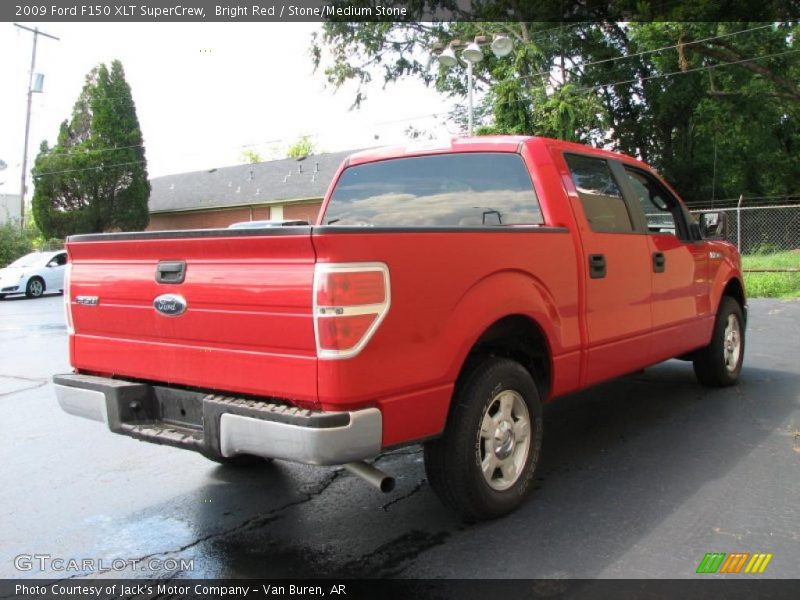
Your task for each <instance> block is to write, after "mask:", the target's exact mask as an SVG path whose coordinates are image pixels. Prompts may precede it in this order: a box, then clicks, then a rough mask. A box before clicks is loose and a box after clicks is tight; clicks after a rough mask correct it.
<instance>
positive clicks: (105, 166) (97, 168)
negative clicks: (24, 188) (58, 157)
mask: <svg viewBox="0 0 800 600" xmlns="http://www.w3.org/2000/svg"><path fill="white" fill-rule="evenodd" d="M145 162H147V161H144V160H136V161H132V162H124V163H116V164H113V165H97V166H94V167H85V168H83V169H64V170H63V171H47V172H45V173H34V174H33V176H34V177H44V176H45V175H61V174H62V173H75V172H78V171H102V170H103V169H111V168H113V167H125V166H128V165H141V164H144V163H145Z"/></svg>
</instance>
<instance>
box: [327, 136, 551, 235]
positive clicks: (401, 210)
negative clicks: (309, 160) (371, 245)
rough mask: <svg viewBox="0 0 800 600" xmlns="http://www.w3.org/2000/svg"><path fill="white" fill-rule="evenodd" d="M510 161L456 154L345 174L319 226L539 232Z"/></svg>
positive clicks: (517, 168) (524, 185) (520, 166)
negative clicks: (518, 227)
mask: <svg viewBox="0 0 800 600" xmlns="http://www.w3.org/2000/svg"><path fill="white" fill-rule="evenodd" d="M542 222H543V221H542V214H541V211H540V210H539V202H538V200H537V198H536V193H535V192H534V189H533V184H532V183H531V178H530V175H529V174H528V169H527V167H526V166H525V164H524V163H523V162H522V157H520V156H519V155H518V154H511V153H500V152H494V153H491V152H469V153H467V152H464V153H457V154H438V155H432V156H417V157H412V158H397V159H392V160H384V161H380V162H374V163H367V164H363V165H357V166H354V167H350V168H348V169H346V170H345V171H344V172H343V173H342V176H341V177H340V178H339V181H338V182H337V184H336V189H335V190H334V192H333V195H332V196H331V200H330V204H329V205H328V208H327V211H326V213H325V219H324V224H325V225H334V226H377V227H488V226H498V225H540V224H542Z"/></svg>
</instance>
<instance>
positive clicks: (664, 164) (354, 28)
mask: <svg viewBox="0 0 800 600" xmlns="http://www.w3.org/2000/svg"><path fill="white" fill-rule="evenodd" d="M446 4H447V3H446V2H444V1H443V0H442V1H437V0H433V1H432V2H431V5H432V6H439V7H445V5H446ZM506 4H510V7H511V8H512V9H514V10H518V11H520V10H523V11H524V9H526V7H527V8H529V9H531V10H533V8H535V7H536V6H539V3H525V4H518V3H514V2H511V3H503V2H494V3H493V2H484V3H480V4H473V6H480V7H482V10H484V11H486V12H485V14H487V15H488V17H489V18H490V17H491V14H493V13H492V12H491V11H492V6H494V5H496V7H501V5H503V6H505V5H506ZM545 4H546V3H545ZM534 5H535V6H534ZM542 6H544V4H542ZM717 8H718V7H716V5H714V4H713V3H702V4H698V5H697V6H694V5H693V7H691V10H690V8H687V7H679V8H677V9H675V15H676V16H675V18H679V17H681V16H682V15H683V13H680V11H690V12H691V14H686V15H683V16H684V17H686V18H691V19H693V20H692V21H686V22H684V21H679V20H676V21H668V20H666V19H665V18H663V17H662V18H660V19H659V20H653V21H647V20H643V21H642V22H634V20H630V21H631V22H627V23H626V22H614V21H607V20H606V21H598V20H597V19H595V20H593V21H592V20H588V21H577V20H576V22H569V23H553V22H523V21H521V20H520V21H519V22H501V23H497V22H491V21H490V20H489V18H487V19H486V22H457V21H456V22H438V23H422V22H398V23H375V22H371V23H343V22H328V23H325V24H324V26H323V30H322V33H321V34H320V35H318V36H317V37H316V38H315V40H314V43H313V45H312V58H313V60H314V62H315V65H316V66H317V67H319V68H321V69H322V70H323V72H324V74H325V76H326V78H327V80H328V81H329V83H330V84H332V85H333V86H335V87H341V86H343V85H344V84H345V83H348V82H353V83H355V85H356V91H355V97H354V106H355V107H357V106H359V105H360V103H361V102H364V101H365V99H366V97H367V96H366V91H365V90H366V89H367V86H368V84H370V83H371V82H372V80H373V78H378V79H380V80H382V82H383V84H384V85H386V84H391V83H392V82H394V81H397V80H400V79H402V78H409V77H413V78H417V79H419V80H421V81H423V82H424V83H425V84H427V85H431V86H434V87H435V88H436V89H437V90H439V91H440V92H442V93H443V94H447V95H450V96H452V97H455V98H459V99H461V98H464V97H465V96H466V92H467V90H466V77H465V73H464V71H463V69H459V68H453V69H446V68H444V67H441V66H438V65H437V63H436V62H431V61H430V55H431V50H432V49H434V48H436V47H437V46H438V47H439V48H441V47H443V46H445V45H447V44H450V43H451V42H453V41H454V40H461V42H462V43H463V42H464V41H471V40H472V39H474V38H475V36H484V38H485V39H486V40H487V41H488V40H490V39H491V37H492V36H493V35H495V34H503V35H506V36H508V37H510V38H511V39H512V40H513V41H514V49H513V51H512V53H511V54H510V55H509V56H506V57H503V58H496V57H495V56H493V55H492V54H491V52H488V51H487V52H485V54H484V59H483V60H482V61H481V62H479V63H478V64H477V65H475V83H476V88H477V91H478V98H479V99H480V100H479V102H478V105H477V107H476V123H477V124H478V128H477V131H478V133H518V134H535V135H544V136H549V137H556V138H561V139H566V140H572V141H579V142H585V143H592V144H595V145H601V146H604V147H608V148H611V149H615V150H619V151H622V152H625V153H627V154H630V155H632V156H636V157H638V158H640V159H642V160H644V161H646V162H649V163H650V164H652V165H654V166H655V167H656V168H658V169H659V170H660V171H661V172H662V173H663V174H664V175H665V176H666V177H667V179H669V180H670V181H671V182H672V183H674V184H675V186H676V187H677V189H678V192H679V193H680V194H681V195H682V196H683V197H684V198H685V199H686V200H688V201H690V202H691V201H707V200H709V199H711V198H726V197H727V198H729V197H735V196H738V195H739V194H740V193H746V194H749V195H771V194H796V193H798V192H800V161H798V160H797V158H798V148H799V147H800V127H798V125H797V123H798V122H800V120H798V117H800V114H798V113H800V85H798V83H797V82H798V81H800V61H798V57H800V54H797V53H796V52H798V48H797V40H798V37H800V36H799V35H798V34H800V26H799V25H798V24H797V23H796V22H795V23H771V22H766V21H767V19H766V18H765V19H764V22H757V23H745V22H737V23H725V22H719V21H718V18H719V15H717V14H712V13H713V12H714V11H715V10H716V9H717ZM506 9H509V7H508V6H506V7H505V9H504V10H506ZM754 10H755V9H754ZM692 11H693V12H692ZM698 11H699V12H698ZM707 13H708V16H707ZM665 16H669V15H665ZM452 117H453V119H454V120H456V121H457V122H460V123H462V124H463V122H465V121H466V112H465V109H464V108H463V105H461V106H459V107H458V108H457V109H456V110H455V111H454V113H453V115H452Z"/></svg>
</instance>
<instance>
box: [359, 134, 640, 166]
mask: <svg viewBox="0 0 800 600" xmlns="http://www.w3.org/2000/svg"><path fill="white" fill-rule="evenodd" d="M522 144H525V145H528V146H533V145H538V144H542V145H547V146H556V147H560V148H563V149H565V150H574V151H575V152H586V153H590V154H595V155H598V156H605V157H608V158H623V159H626V160H628V161H629V162H632V163H636V164H640V165H643V163H641V161H639V160H637V159H635V158H633V157H631V156H628V155H626V154H622V153H620V152H613V151H611V150H604V149H602V148H595V147H594V146H588V145H586V144H578V143H575V142H565V141H564V140H557V139H553V138H546V137H541V136H529V135H487V136H473V137H454V138H451V139H447V140H425V141H421V142H417V141H415V142H410V143H408V144H404V145H396V146H385V147H383V148H370V149H368V150H362V151H361V152H356V153H354V154H351V155H350V156H349V157H348V159H347V166H352V165H358V164H362V163H367V162H374V161H379V160H387V159H391V158H405V157H410V156H424V155H428V154H446V153H451V152H519V150H520V147H521V145H522Z"/></svg>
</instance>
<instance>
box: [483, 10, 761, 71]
mask: <svg viewBox="0 0 800 600" xmlns="http://www.w3.org/2000/svg"><path fill="white" fill-rule="evenodd" d="M772 26H773V24H772V23H768V24H766V25H759V26H758V27H752V28H750V29H744V30H742V31H732V32H730V33H724V34H721V35H716V36H711V37H707V38H703V39H700V40H692V41H690V42H684V43H682V44H681V43H678V44H671V45H669V46H662V47H661V48H654V49H652V50H643V51H642V52H635V53H634V54H626V55H624V56H612V57H611V58H604V59H601V60H594V61H590V62H587V63H582V64H581V65H579V66H580V67H590V66H594V65H601V64H604V63H608V62H614V61H618V60H627V59H629V58H635V57H637V56H645V55H647V54H655V53H656V52H663V51H664V50H673V49H675V48H678V47H680V46H693V45H697V44H702V43H704V42H711V41H714V40H719V39H723V38H727V37H732V36H734V35H741V34H743V33H750V32H752V31H758V30H760V29H766V28H768V27H772ZM567 71H568V72H569V73H570V74H573V75H574V74H575V73H574V71H572V70H569V69H568V70H567ZM549 74H550V71H549V70H548V71H539V72H538V73H532V74H530V75H523V76H521V77H513V78H509V79H503V80H501V81H498V82H497V83H505V82H508V81H514V80H518V79H532V78H534V77H541V76H542V75H549Z"/></svg>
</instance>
